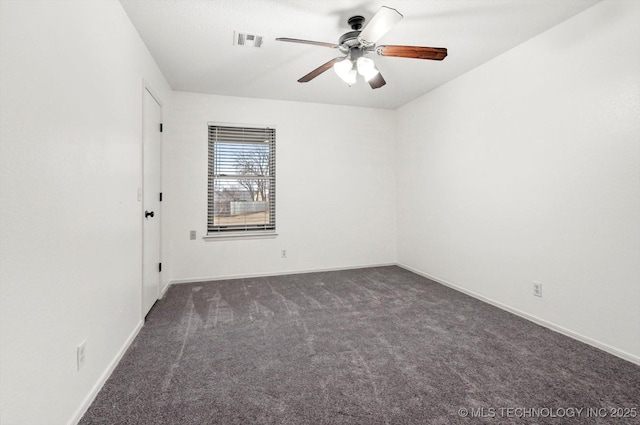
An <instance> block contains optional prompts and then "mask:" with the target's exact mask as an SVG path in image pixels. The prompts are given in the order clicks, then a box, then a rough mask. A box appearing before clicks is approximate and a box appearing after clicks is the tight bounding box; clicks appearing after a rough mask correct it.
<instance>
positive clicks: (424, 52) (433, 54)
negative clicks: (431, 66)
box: [376, 46, 447, 61]
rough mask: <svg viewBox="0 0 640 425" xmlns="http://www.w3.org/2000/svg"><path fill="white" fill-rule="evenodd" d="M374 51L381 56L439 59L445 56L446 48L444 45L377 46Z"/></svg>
mask: <svg viewBox="0 0 640 425" xmlns="http://www.w3.org/2000/svg"><path fill="white" fill-rule="evenodd" d="M376 53H378V54H379V55H382V56H395V57H398V58H413V59H431V60H436V61H441V60H442V59H444V58H446V57H447V49H445V48H444V47H422V46H378V48H377V49H376Z"/></svg>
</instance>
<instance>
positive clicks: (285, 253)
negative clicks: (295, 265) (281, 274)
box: [280, 249, 287, 258]
mask: <svg viewBox="0 0 640 425" xmlns="http://www.w3.org/2000/svg"><path fill="white" fill-rule="evenodd" d="M280 257H282V258H287V250H286V249H283V250H282V252H281V253H280Z"/></svg>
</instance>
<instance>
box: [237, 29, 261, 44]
mask: <svg viewBox="0 0 640 425" xmlns="http://www.w3.org/2000/svg"><path fill="white" fill-rule="evenodd" d="M233 44H234V45H235V46H244V47H260V46H262V36H261V35H255V34H247V33H242V32H238V31H234V32H233Z"/></svg>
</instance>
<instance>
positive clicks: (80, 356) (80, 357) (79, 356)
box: [76, 341, 87, 370]
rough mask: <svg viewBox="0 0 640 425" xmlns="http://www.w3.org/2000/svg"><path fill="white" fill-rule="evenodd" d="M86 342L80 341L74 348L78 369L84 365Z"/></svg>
mask: <svg viewBox="0 0 640 425" xmlns="http://www.w3.org/2000/svg"><path fill="white" fill-rule="evenodd" d="M86 344H87V341H82V342H81V343H80V345H78V348H77V349H76V361H77V364H78V370H80V368H81V367H82V366H84V360H85V346H86Z"/></svg>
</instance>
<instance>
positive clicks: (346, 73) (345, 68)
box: [333, 58, 357, 85]
mask: <svg viewBox="0 0 640 425" xmlns="http://www.w3.org/2000/svg"><path fill="white" fill-rule="evenodd" d="M333 70H334V71H335V72H336V74H338V77H340V78H341V79H342V81H344V82H345V83H347V84H349V85H352V84H354V83H355V82H356V75H357V72H356V70H355V69H353V62H351V60H350V59H348V58H345V59H344V60H341V61H340V62H336V63H335V64H334V65H333Z"/></svg>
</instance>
